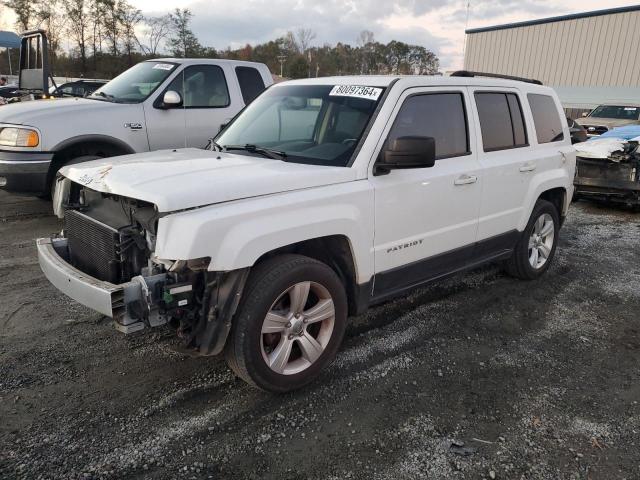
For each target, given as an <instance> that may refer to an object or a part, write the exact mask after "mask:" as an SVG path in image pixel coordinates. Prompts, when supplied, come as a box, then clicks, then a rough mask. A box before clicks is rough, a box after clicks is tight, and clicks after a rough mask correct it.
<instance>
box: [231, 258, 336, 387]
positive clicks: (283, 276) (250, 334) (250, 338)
mask: <svg viewBox="0 0 640 480" xmlns="http://www.w3.org/2000/svg"><path fill="white" fill-rule="evenodd" d="M307 285H308V287H307ZM305 291H306V294H305ZM304 298H306V301H304ZM300 305H303V306H301V307H300ZM331 307H333V310H331ZM314 309H315V310H314ZM300 312H302V315H301V316H297V315H296V316H294V313H300ZM346 324H347V296H346V293H345V289H344V285H343V284H342V282H341V281H340V279H339V278H338V276H337V275H336V273H335V272H334V271H333V270H332V269H331V268H330V267H328V266H327V265H325V264H324V263H321V262H319V261H317V260H314V259H311V258H309V257H304V256H302V255H282V256H278V257H274V258H271V259H269V260H266V261H265V262H263V263H260V264H258V265H257V266H256V267H255V269H254V270H253V272H252V273H251V275H250V277H249V280H248V281H247V285H246V286H245V289H244V293H243V295H242V300H241V303H240V307H239V308H238V311H237V312H236V315H235V318H234V323H233V326H232V328H231V333H230V337H229V339H228V340H227V344H226V347H225V358H226V360H227V364H228V365H229V367H230V368H231V369H232V370H233V371H234V373H235V374H236V375H237V376H238V377H240V378H241V379H243V380H244V381H246V382H247V383H249V384H251V385H254V386H256V387H258V388H260V389H262V390H267V391H270V392H276V393H283V392H288V391H291V390H295V389H298V388H301V387H303V386H305V385H307V384H308V383H310V382H312V381H313V380H314V379H315V378H316V377H317V376H318V375H319V373H320V372H321V371H322V369H323V368H325V367H326V366H327V365H328V364H329V363H331V362H332V361H333V359H334V358H335V356H336V353H337V351H338V349H339V348H340V344H341V343H342V338H343V337H344V331H345V328H346ZM264 330H267V331H266V332H265V331H264ZM311 339H313V341H312V340H311Z"/></svg>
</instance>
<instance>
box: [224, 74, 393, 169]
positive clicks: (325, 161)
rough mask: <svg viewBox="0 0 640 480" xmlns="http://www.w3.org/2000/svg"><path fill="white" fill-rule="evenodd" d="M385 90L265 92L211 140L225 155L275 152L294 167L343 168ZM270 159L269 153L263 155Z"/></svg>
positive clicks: (305, 87)
mask: <svg viewBox="0 0 640 480" xmlns="http://www.w3.org/2000/svg"><path fill="white" fill-rule="evenodd" d="M383 91H384V89H383V88H380V87H367V86H356V85H337V86H334V85H283V86H277V87H273V88H270V89H268V90H267V91H265V92H264V93H263V94H262V95H260V96H259V97H258V98H257V99H255V100H254V101H253V103H251V104H250V105H249V106H248V107H247V108H246V109H245V110H244V111H243V112H242V113H241V114H240V115H239V116H238V117H237V118H236V119H235V120H234V121H233V122H232V123H231V124H230V125H229V126H227V128H226V129H225V130H224V131H223V132H222V133H221V134H220V135H219V136H218V137H217V138H216V139H215V144H217V145H218V146H219V147H220V148H222V149H223V150H224V149H225V148H227V147H228V148H229V151H231V150H239V149H241V147H242V146H243V145H244V146H246V147H247V148H244V149H245V150H247V151H248V152H251V153H255V152H260V149H262V152H263V153H265V150H267V149H268V150H269V151H271V152H274V155H273V158H278V159H283V160H285V161H288V162H294V163H307V164H312V165H326V166H336V167H338V166H339V167H345V166H347V165H348V163H349V159H350V158H351V155H352V154H353V152H354V150H355V148H356V145H357V144H358V142H359V140H360V137H361V136H362V134H363V132H364V130H365V128H366V126H367V124H368V123H369V120H370V119H371V116H372V115H373V112H374V111H375V109H376V107H377V105H378V102H379V101H380V99H381V98H382V93H383ZM266 153H269V152H266Z"/></svg>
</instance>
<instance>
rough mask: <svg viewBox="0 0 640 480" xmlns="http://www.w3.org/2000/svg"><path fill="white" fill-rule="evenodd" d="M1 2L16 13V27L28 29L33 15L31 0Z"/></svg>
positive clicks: (23, 29)
mask: <svg viewBox="0 0 640 480" xmlns="http://www.w3.org/2000/svg"><path fill="white" fill-rule="evenodd" d="M3 4H4V5H5V6H6V7H9V8H10V9H11V10H13V11H14V13H15V14H16V29H18V30H22V31H26V30H29V27H30V26H31V23H32V21H33V18H34V16H35V10H34V7H33V2H32V1H31V0H7V1H5V2H3Z"/></svg>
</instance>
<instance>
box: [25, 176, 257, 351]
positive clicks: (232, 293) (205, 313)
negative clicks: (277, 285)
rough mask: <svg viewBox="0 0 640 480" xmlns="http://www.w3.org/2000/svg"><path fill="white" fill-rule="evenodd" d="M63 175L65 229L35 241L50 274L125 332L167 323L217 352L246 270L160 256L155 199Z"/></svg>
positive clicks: (60, 210)
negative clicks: (105, 189) (156, 252)
mask: <svg viewBox="0 0 640 480" xmlns="http://www.w3.org/2000/svg"><path fill="white" fill-rule="evenodd" d="M63 182H64V186H63V188H61V189H60V191H63V192H64V198H65V201H64V202H62V201H60V199H57V201H58V202H59V203H58V205H57V206H56V213H57V214H58V216H59V217H61V218H62V219H63V220H64V229H63V231H62V233H61V235H60V236H58V237H56V238H44V239H38V242H37V244H38V257H39V261H40V266H41V268H42V270H43V272H44V273H45V275H46V277H47V278H48V279H49V281H50V282H51V283H52V284H53V285H54V286H56V287H57V288H58V289H59V290H61V291H62V292H63V293H65V294H67V295H68V296H69V297H71V298H73V299H74V300H76V301H78V302H79V303H82V304H84V305H86V306H88V307H89V308H91V309H93V310H96V311H98V312H100V313H102V314H103V315H106V316H109V317H111V318H113V320H114V325H115V327H116V328H117V329H118V330H119V331H121V332H123V333H132V332H136V331H139V330H142V329H144V328H145V327H157V326H160V325H165V324H169V325H171V326H172V327H174V328H175V329H176V332H177V334H178V336H179V337H180V338H181V339H182V340H183V342H184V347H185V348H187V349H189V350H191V351H192V352H193V353H196V354H200V355H215V354H217V353H220V352H221V351H222V349H223V347H224V344H225V341H226V338H227V334H228V333H229V330H230V328H231V318H232V317H233V314H234V313H235V309H236V308H237V305H238V302H239V299H240V294H241V291H242V288H243V286H244V283H245V281H246V278H247V276H248V269H242V270H236V271H232V272H210V271H208V268H209V263H210V259H208V258H200V259H190V260H165V259H158V258H156V257H155V256H154V254H153V252H154V250H155V243H156V235H157V226H158V219H159V218H160V216H161V215H160V214H159V213H158V211H157V209H156V208H155V206H154V205H152V204H149V203H146V202H142V201H139V200H135V199H130V198H125V197H121V196H117V195H113V194H109V193H102V192H98V191H95V190H91V189H89V188H87V187H84V186H82V185H79V184H77V183H72V182H70V181H69V180H67V179H65V180H64V181H63Z"/></svg>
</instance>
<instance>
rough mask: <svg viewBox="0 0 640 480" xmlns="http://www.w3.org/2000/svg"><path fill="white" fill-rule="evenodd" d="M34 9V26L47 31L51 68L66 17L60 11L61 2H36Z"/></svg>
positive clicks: (47, 0)
mask: <svg viewBox="0 0 640 480" xmlns="http://www.w3.org/2000/svg"><path fill="white" fill-rule="evenodd" d="M34 9H35V15H34V16H35V22H34V26H37V27H38V28H42V29H44V30H46V31H47V39H48V41H49V53H50V60H51V66H54V65H55V61H56V57H57V55H58V52H59V51H60V48H61V44H60V43H61V40H62V37H63V35H64V30H65V28H66V23H67V17H66V16H65V15H64V13H63V11H62V10H63V8H62V5H61V0H37V1H36V2H35V3H34Z"/></svg>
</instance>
